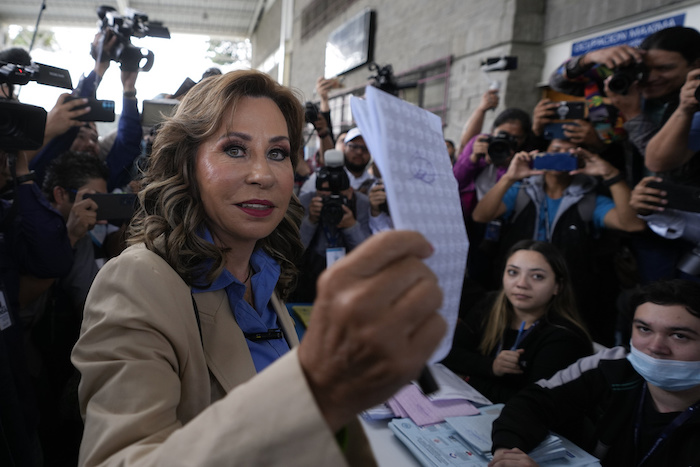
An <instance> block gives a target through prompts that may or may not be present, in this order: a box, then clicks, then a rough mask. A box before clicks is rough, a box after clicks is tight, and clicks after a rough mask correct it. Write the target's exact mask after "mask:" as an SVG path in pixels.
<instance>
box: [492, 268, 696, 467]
mask: <svg viewBox="0 0 700 467" xmlns="http://www.w3.org/2000/svg"><path fill="white" fill-rule="evenodd" d="M631 305H632V307H633V308H634V310H635V311H634V319H633V329H632V339H631V341H630V346H631V352H627V351H626V350H625V349H623V348H622V347H616V348H613V349H609V350H605V351H603V352H600V353H598V354H596V355H593V356H591V357H587V358H583V359H581V360H579V361H578V362H576V363H574V364H573V365H571V366H570V367H569V368H566V369H565V370H562V371H560V372H559V373H557V374H555V375H554V376H553V377H552V378H550V379H549V380H542V381H539V382H538V383H536V384H535V385H532V386H531V387H529V388H527V389H526V390H524V391H523V392H522V393H520V394H519V395H518V396H516V397H515V398H513V399H512V400H511V401H510V402H509V403H508V404H507V405H506V407H505V408H504V409H503V412H502V413H501V416H500V418H498V419H497V420H496V421H495V422H494V424H493V451H494V453H495V456H494V460H493V461H492V462H491V463H490V464H489V465H490V466H498V467H503V466H509V465H534V463H533V462H532V461H531V459H530V458H529V457H527V455H526V454H525V452H528V451H529V450H531V449H532V448H534V447H535V446H536V445H537V444H538V443H539V442H540V441H541V440H542V439H544V437H545V435H546V433H547V431H548V430H549V429H551V430H553V431H556V432H559V433H561V434H564V435H565V436H568V437H570V438H573V439H574V440H575V441H576V442H577V443H578V444H579V445H580V446H581V447H583V448H585V449H587V450H588V451H589V452H591V453H592V454H594V455H595V456H596V457H598V458H599V459H601V464H602V465H603V466H619V465H644V466H645V467H646V466H669V465H683V466H697V465H700V413H699V412H700V285H699V284H697V283H694V282H690V281H684V280H679V279H677V280H673V281H665V282H656V283H653V284H650V285H647V286H645V287H644V288H642V289H641V290H639V291H638V292H637V293H635V295H634V296H633V298H632V300H631ZM584 417H588V418H589V420H590V421H592V422H593V423H592V426H591V428H592V429H590V430H584V429H582V428H581V427H582V426H585V424H582V423H579V421H580V420H583V419H584ZM589 425H590V424H589Z"/></svg>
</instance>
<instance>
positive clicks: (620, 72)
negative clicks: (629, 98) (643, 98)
mask: <svg viewBox="0 0 700 467" xmlns="http://www.w3.org/2000/svg"><path fill="white" fill-rule="evenodd" d="M645 73H646V68H645V67H644V65H642V64H641V63H635V64H634V65H630V66H625V67H620V68H615V71H614V72H613V75H612V77H610V81H608V88H609V89H610V91H612V92H614V93H615V94H620V95H623V96H625V95H627V93H628V92H629V90H630V86H632V83H634V82H635V81H642V80H643V79H644V75H645Z"/></svg>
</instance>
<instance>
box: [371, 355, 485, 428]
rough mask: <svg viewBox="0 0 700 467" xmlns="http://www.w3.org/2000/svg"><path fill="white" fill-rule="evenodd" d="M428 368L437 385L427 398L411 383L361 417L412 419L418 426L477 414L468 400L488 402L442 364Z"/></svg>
mask: <svg viewBox="0 0 700 467" xmlns="http://www.w3.org/2000/svg"><path fill="white" fill-rule="evenodd" d="M429 368H430V370H431V373H432V374H433V376H434V377H435V381H436V382H437V383H438V386H439V387H440V389H439V390H438V391H437V392H434V393H433V394H430V395H429V396H427V397H426V396H425V395H424V394H423V393H422V392H421V391H420V390H419V389H418V387H417V386H415V385H414V384H410V385H408V386H406V387H404V388H403V389H402V390H401V391H399V392H398V393H397V394H396V395H395V396H394V397H392V398H391V399H389V400H388V401H387V402H386V404H381V405H379V406H377V407H373V408H372V409H370V410H367V411H365V413H364V414H363V416H364V417H365V418H366V419H370V420H381V419H387V418H395V417H401V418H411V419H412V420H413V421H414V422H415V423H416V424H417V425H419V426H424V425H430V424H434V423H439V422H443V421H445V419H446V418H447V417H457V416H459V415H474V414H478V413H479V410H478V409H477V408H476V407H475V406H474V405H473V404H472V403H471V402H474V403H476V404H478V405H484V404H486V405H491V402H490V401H489V400H488V399H487V398H485V397H484V396H482V395H481V393H479V392H478V391H477V390H476V389H474V388H473V387H471V386H470V385H469V384H467V382H466V381H464V380H463V379H461V378H460V377H459V376H457V375H455V374H454V373H452V372H451V371H450V370H449V369H448V368H447V367H445V366H444V365H442V364H440V363H436V364H433V365H430V366H429Z"/></svg>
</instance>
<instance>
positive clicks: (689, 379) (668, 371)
mask: <svg viewBox="0 0 700 467" xmlns="http://www.w3.org/2000/svg"><path fill="white" fill-rule="evenodd" d="M630 350H631V353H629V354H628V355H627V360H629V362H630V363H631V364H632V366H633V367H634V369H635V371H636V372H637V373H639V374H640V375H641V376H642V378H644V379H645V380H647V381H648V382H649V383H650V384H653V385H654V386H656V387H658V388H660V389H663V390H665V391H684V390H686V389H690V388H693V387H695V386H699V385H700V362H685V361H681V360H663V359H659V358H654V357H651V356H649V355H647V354H645V353H643V352H640V351H639V350H637V349H635V348H634V346H632V342H631V341H630Z"/></svg>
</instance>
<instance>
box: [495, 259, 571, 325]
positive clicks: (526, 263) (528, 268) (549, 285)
mask: <svg viewBox="0 0 700 467" xmlns="http://www.w3.org/2000/svg"><path fill="white" fill-rule="evenodd" d="M503 291H504V292H505V294H506V297H507V298H508V300H509V301H510V303H511V304H512V305H513V308H514V309H515V310H516V311H522V312H528V313H533V312H534V313H544V311H545V310H546V307H547V304H548V303H549V301H550V300H551V299H552V297H553V296H554V295H556V294H557V293H558V292H559V285H558V284H557V279H556V276H555V274H554V271H553V270H552V267H551V266H550V265H549V263H548V262H547V260H546V259H545V258H544V256H543V255H542V253H539V252H537V251H530V250H519V251H516V252H515V253H514V254H513V255H511V257H510V258H508V261H507V262H506V269H505V271H503Z"/></svg>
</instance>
